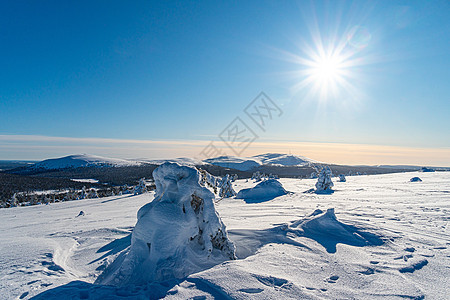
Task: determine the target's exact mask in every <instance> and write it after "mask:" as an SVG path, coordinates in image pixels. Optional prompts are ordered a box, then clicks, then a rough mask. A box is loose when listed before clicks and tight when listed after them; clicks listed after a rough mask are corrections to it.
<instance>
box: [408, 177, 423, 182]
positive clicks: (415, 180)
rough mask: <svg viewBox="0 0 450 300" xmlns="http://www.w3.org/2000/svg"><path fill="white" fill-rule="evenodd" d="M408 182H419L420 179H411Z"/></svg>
mask: <svg viewBox="0 0 450 300" xmlns="http://www.w3.org/2000/svg"><path fill="white" fill-rule="evenodd" d="M409 181H410V182H421V181H422V179H420V177H413V178H411V179H410V180H409Z"/></svg>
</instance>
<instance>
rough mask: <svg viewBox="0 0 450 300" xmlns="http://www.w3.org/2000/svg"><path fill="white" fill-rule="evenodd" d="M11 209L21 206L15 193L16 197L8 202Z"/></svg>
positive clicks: (12, 197)
mask: <svg viewBox="0 0 450 300" xmlns="http://www.w3.org/2000/svg"><path fill="white" fill-rule="evenodd" d="M8 203H9V207H16V206H19V200H18V199H17V194H16V193H14V195H12V196H11V198H10V199H9V200H8Z"/></svg>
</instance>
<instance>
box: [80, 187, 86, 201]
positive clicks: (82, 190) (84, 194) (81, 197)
mask: <svg viewBox="0 0 450 300" xmlns="http://www.w3.org/2000/svg"><path fill="white" fill-rule="evenodd" d="M86 198H87V192H86V187H85V186H83V188H82V189H81V194H80V195H79V196H78V200H83V199H86Z"/></svg>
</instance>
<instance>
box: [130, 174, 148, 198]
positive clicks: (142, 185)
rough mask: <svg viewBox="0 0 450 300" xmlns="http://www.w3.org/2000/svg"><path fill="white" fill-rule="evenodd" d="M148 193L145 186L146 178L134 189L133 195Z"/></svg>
mask: <svg viewBox="0 0 450 300" xmlns="http://www.w3.org/2000/svg"><path fill="white" fill-rule="evenodd" d="M146 192H147V186H146V185H145V178H141V179H140V180H139V183H138V185H136V186H135V187H134V188H133V194H135V195H139V194H143V193H146Z"/></svg>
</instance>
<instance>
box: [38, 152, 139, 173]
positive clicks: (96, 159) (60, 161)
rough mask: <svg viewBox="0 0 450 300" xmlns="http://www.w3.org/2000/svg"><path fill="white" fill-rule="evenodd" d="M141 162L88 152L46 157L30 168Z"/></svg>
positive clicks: (119, 165) (53, 168)
mask: <svg viewBox="0 0 450 300" xmlns="http://www.w3.org/2000/svg"><path fill="white" fill-rule="evenodd" d="M141 164H142V162H139V161H133V160H125V159H119V158H108V157H102V156H95V155H88V154H77V155H69V156H65V157H61V158H53V159H46V160H43V161H41V162H38V163H36V164H34V165H32V166H30V168H32V169H47V170H57V169H67V168H81V167H126V166H139V165H141Z"/></svg>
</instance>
